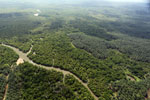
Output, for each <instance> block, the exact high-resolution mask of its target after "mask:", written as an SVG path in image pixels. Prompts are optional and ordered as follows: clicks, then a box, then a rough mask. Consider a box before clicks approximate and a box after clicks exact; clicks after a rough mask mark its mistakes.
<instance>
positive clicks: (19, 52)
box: [2, 44, 98, 100]
mask: <svg viewBox="0 0 150 100" xmlns="http://www.w3.org/2000/svg"><path fill="white" fill-rule="evenodd" d="M2 45H3V46H5V47H8V48H11V49H13V50H14V51H15V52H16V53H17V54H18V55H19V57H20V58H22V59H23V60H24V61H26V62H29V63H31V64H33V65H35V66H38V67H41V68H44V69H47V70H56V71H58V72H62V73H63V74H64V75H67V74H70V75H72V76H74V77H75V79H77V80H78V81H79V82H80V83H81V84H82V85H83V86H84V87H86V88H87V89H88V91H89V92H90V93H91V95H92V96H93V97H94V99H95V100H98V97H97V96H95V95H94V93H93V92H92V91H91V90H90V88H89V87H88V84H87V83H84V82H83V81H82V80H81V79H79V78H78V77H77V76H76V75H74V74H73V73H71V72H69V71H66V70H62V69H60V68H55V67H49V66H44V65H40V64H36V63H34V62H33V61H32V60H30V59H29V58H28V57H27V55H28V54H29V53H30V52H31V51H32V46H31V48H30V50H29V52H27V53H23V52H22V51H20V50H19V49H17V48H15V47H13V46H10V45H6V44H2Z"/></svg>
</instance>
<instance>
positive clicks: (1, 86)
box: [0, 73, 7, 100]
mask: <svg viewBox="0 0 150 100" xmlns="http://www.w3.org/2000/svg"><path fill="white" fill-rule="evenodd" d="M6 83H7V82H6V79H5V77H4V76H2V74H1V73H0V100H2V99H3V97H4V93H5V87H6Z"/></svg>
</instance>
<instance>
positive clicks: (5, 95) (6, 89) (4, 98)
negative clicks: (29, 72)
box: [2, 75, 9, 100]
mask: <svg viewBox="0 0 150 100" xmlns="http://www.w3.org/2000/svg"><path fill="white" fill-rule="evenodd" d="M8 78H9V75H7V77H6V81H8ZM7 91H8V83H7V84H6V87H5V93H4V97H3V99H2V100H6V97H7Z"/></svg>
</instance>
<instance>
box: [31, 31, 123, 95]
mask: <svg viewBox="0 0 150 100" xmlns="http://www.w3.org/2000/svg"><path fill="white" fill-rule="evenodd" d="M29 57H30V58H31V59H32V60H33V61H34V62H36V63H39V64H42V65H46V66H55V67H59V68H61V69H65V70H68V71H70V72H72V73H73V74H75V75H76V76H77V77H79V78H80V79H81V80H82V81H84V82H88V80H90V79H97V78H98V79H99V80H101V81H104V84H107V85H108V83H109V82H111V81H115V80H118V79H122V78H125V74H124V71H123V70H122V69H121V68H119V66H117V67H116V66H115V64H114V65H112V66H113V67H109V66H108V65H107V62H106V64H105V62H103V61H100V60H98V59H96V58H94V57H93V56H92V55H90V54H89V53H87V52H86V51H84V50H80V49H77V48H74V47H73V46H72V45H71V42H70V39H69V38H68V37H67V36H66V35H65V34H63V33H55V34H49V35H47V37H46V38H44V39H43V40H41V41H38V42H36V43H35V44H34V46H33V50H32V53H31V54H29ZM116 60H118V59H116ZM116 71H117V72H116ZM118 76H119V77H118ZM101 81H96V84H100V83H101ZM89 84H91V83H89ZM96 84H93V85H91V87H90V88H91V89H92V90H93V91H95V92H94V93H95V94H96V93H97V94H98V95H97V96H101V95H100V94H101V93H102V92H107V91H109V90H108V88H107V85H106V87H103V86H102V85H101V87H100V88H102V87H103V88H105V89H104V90H102V91H101V92H99V89H97V88H96V87H95V88H93V87H94V85H96ZM108 95H109V96H110V95H111V94H110V92H109V93H108Z"/></svg>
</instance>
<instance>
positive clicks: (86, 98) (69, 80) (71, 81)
mask: <svg viewBox="0 0 150 100" xmlns="http://www.w3.org/2000/svg"><path fill="white" fill-rule="evenodd" d="M65 84H66V85H67V86H69V87H70V88H71V90H72V91H74V92H75V93H76V97H77V98H78V100H94V98H93V97H91V96H90V95H91V94H90V93H89V92H88V90H87V89H86V88H85V87H83V85H82V84H81V83H80V82H79V81H78V80H76V79H75V78H74V77H73V76H71V75H66V76H65ZM81 94H83V95H81Z"/></svg>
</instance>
